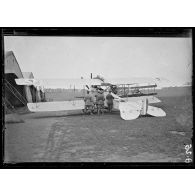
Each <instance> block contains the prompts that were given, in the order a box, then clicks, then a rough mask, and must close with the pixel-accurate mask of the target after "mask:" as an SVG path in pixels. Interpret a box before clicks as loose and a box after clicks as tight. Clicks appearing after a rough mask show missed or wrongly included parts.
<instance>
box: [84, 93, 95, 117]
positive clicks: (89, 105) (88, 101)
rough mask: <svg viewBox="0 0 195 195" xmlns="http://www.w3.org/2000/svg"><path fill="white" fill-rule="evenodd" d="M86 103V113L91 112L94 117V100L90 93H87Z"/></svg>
mask: <svg viewBox="0 0 195 195" xmlns="http://www.w3.org/2000/svg"><path fill="white" fill-rule="evenodd" d="M84 101H85V113H87V112H89V113H90V114H91V115H92V109H93V98H92V96H91V94H90V93H89V91H87V95H86V96H85V98H84Z"/></svg>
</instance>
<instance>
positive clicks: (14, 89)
mask: <svg viewBox="0 0 195 195" xmlns="http://www.w3.org/2000/svg"><path fill="white" fill-rule="evenodd" d="M4 64H5V66H4V71H5V76H4V84H5V88H4V89H5V96H4V100H5V103H6V105H7V106H13V107H21V106H24V105H26V104H27V102H32V95H31V93H29V87H28V86H19V85H17V84H16V82H15V79H17V78H24V77H23V74H22V71H21V69H20V66H19V64H18V62H17V59H16V57H15V55H14V53H13V51H7V52H5V63H4Z"/></svg>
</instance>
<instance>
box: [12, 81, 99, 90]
mask: <svg viewBox="0 0 195 195" xmlns="http://www.w3.org/2000/svg"><path fill="white" fill-rule="evenodd" d="M15 81H16V83H17V85H35V86H38V85H43V86H44V87H45V88H63V89H83V87H84V86H86V85H88V86H91V85H101V83H102V81H100V80H98V79H41V80H38V79H15Z"/></svg>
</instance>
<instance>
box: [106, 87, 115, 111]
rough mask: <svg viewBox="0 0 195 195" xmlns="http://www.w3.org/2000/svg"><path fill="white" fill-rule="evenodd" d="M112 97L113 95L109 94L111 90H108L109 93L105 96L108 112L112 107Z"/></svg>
mask: <svg viewBox="0 0 195 195" xmlns="http://www.w3.org/2000/svg"><path fill="white" fill-rule="evenodd" d="M113 99H114V97H113V96H112V95H111V91H109V94H108V95H107V96H106V100H107V105H108V111H109V112H111V111H112V108H113Z"/></svg>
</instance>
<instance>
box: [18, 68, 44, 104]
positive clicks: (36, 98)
mask: <svg viewBox="0 0 195 195" xmlns="http://www.w3.org/2000/svg"><path fill="white" fill-rule="evenodd" d="M22 74H23V77H24V78H25V79H34V75H33V73H32V72H22ZM27 93H30V94H31V96H32V101H31V102H40V101H42V99H43V98H42V91H41V90H39V89H38V88H36V87H35V86H33V85H31V86H29V87H28V88H27ZM28 102H30V101H28Z"/></svg>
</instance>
